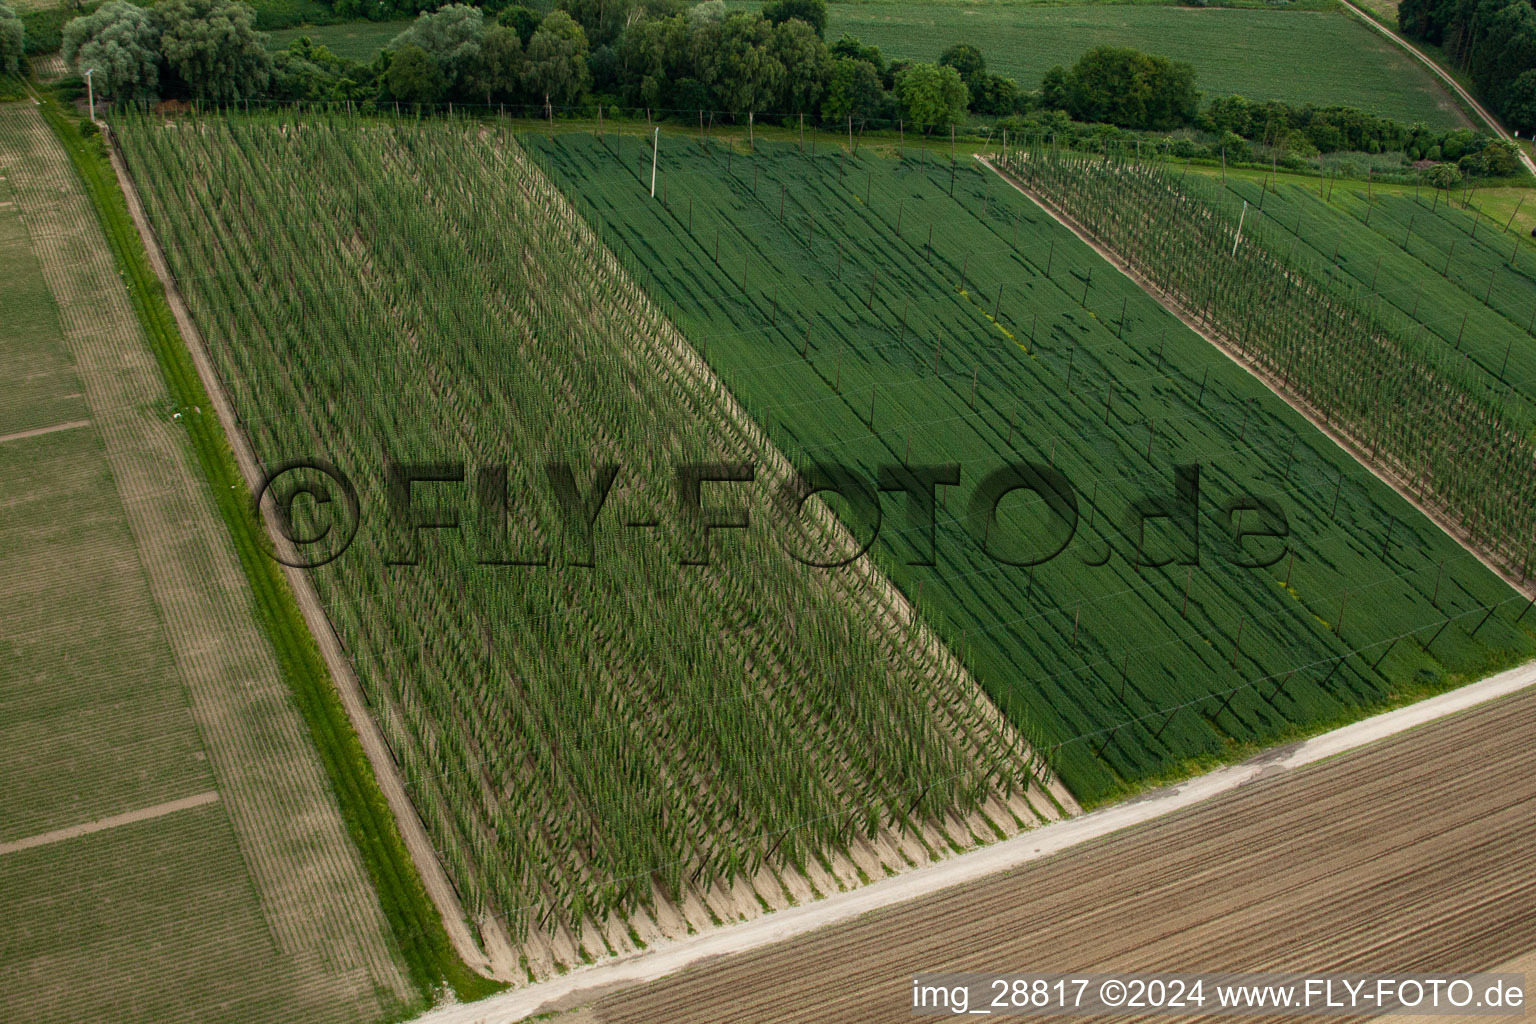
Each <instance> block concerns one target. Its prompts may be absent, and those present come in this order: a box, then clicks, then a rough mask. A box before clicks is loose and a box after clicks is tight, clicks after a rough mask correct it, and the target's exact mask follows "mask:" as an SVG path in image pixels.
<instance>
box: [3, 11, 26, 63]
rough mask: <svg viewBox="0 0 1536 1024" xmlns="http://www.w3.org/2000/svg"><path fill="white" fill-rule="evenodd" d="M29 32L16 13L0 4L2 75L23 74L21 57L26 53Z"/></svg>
mask: <svg viewBox="0 0 1536 1024" xmlns="http://www.w3.org/2000/svg"><path fill="white" fill-rule="evenodd" d="M26 45H27V32H26V29H25V28H24V27H23V26H22V24H21V19H20V18H18V17H16V12H15V11H13V10H11V9H10V7H8V6H6V5H5V4H0V75H15V74H20V73H21V55H22V54H23V53H24V52H26Z"/></svg>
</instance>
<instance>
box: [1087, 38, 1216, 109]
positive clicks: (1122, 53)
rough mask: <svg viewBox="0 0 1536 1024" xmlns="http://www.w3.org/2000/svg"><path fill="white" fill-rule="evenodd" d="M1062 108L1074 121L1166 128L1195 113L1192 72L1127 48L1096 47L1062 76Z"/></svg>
mask: <svg viewBox="0 0 1536 1024" xmlns="http://www.w3.org/2000/svg"><path fill="white" fill-rule="evenodd" d="M1066 85H1067V90H1066V92H1067V94H1066V100H1067V104H1066V109H1067V110H1068V112H1070V113H1071V114H1072V116H1073V117H1074V118H1076V119H1077V120H1079V121H1102V122H1104V123H1106V124H1114V125H1119V126H1120V127H1122V128H1154V129H1159V130H1167V129H1169V128H1177V127H1180V126H1182V125H1186V124H1190V123H1192V122H1193V121H1194V119H1195V116H1196V114H1197V113H1198V112H1199V94H1198V93H1196V92H1195V69H1194V67H1193V66H1191V65H1189V64H1184V63H1176V62H1174V61H1171V60H1169V59H1168V58H1166V57H1157V56H1153V55H1151V54H1146V53H1142V52H1140V51H1139V50H1133V49H1130V48H1129V47H1121V46H1096V47H1094V48H1093V49H1091V50H1089V51H1088V52H1087V53H1085V54H1083V56H1082V57H1081V58H1079V59H1078V62H1077V63H1076V64H1075V65H1073V67H1072V70H1071V71H1070V72H1069V73H1068V74H1067V83H1066Z"/></svg>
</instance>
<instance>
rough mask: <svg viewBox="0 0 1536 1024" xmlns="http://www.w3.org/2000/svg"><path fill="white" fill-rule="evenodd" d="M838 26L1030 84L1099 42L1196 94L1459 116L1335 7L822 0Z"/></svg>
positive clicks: (1410, 64)
mask: <svg viewBox="0 0 1536 1024" xmlns="http://www.w3.org/2000/svg"><path fill="white" fill-rule="evenodd" d="M828 14H829V18H828V24H827V38H828V39H836V38H838V37H839V36H841V35H842V34H843V33H845V32H846V33H850V34H852V35H854V36H857V37H858V38H859V39H861V40H863V41H864V42H866V43H874V44H875V45H877V46H879V47H880V48H881V50H882V51H883V52H884V53H885V55H886V56H887V57H888V58H891V57H901V58H906V59H909V60H936V59H938V56H939V53H940V52H941V51H942V50H943V49H944V48H945V47H946V46H949V45H950V44H951V43H961V42H964V43H972V44H974V45H976V46H978V47H980V48H981V52H982V54H983V55H984V56H985V57H986V58H987V67H988V69H989V70H991V71H993V72H996V73H998V74H1002V75H1008V76H1010V77H1012V78H1015V79H1017V80H1018V83H1019V85H1020V86H1021V87H1023V88H1025V89H1035V88H1038V87H1039V85H1040V78H1041V76H1042V75H1043V74H1044V73H1045V72H1046V70H1047V69H1049V68H1050V67H1051V66H1052V65H1054V64H1067V65H1070V64H1071V63H1072V62H1074V61H1076V60H1077V58H1078V57H1080V56H1082V54H1083V53H1084V52H1085V51H1087V50H1089V49H1091V48H1092V47H1094V46H1098V45H1100V44H1104V43H1110V44H1114V45H1117V46H1133V47H1136V48H1137V49H1140V50H1146V51H1148V52H1150V53H1160V54H1163V55H1164V56H1167V57H1172V58H1174V59H1176V60H1185V61H1189V62H1190V63H1192V64H1193V65H1194V66H1195V72H1196V75H1195V81H1196V85H1197V86H1198V87H1199V88H1200V89H1201V90H1202V91H1204V92H1205V93H1206V94H1207V95H1231V94H1237V95H1241V96H1246V97H1248V98H1249V99H1264V100H1268V99H1276V100H1287V101H1290V102H1292V103H1313V104H1317V105H1320V106H1326V105H1332V104H1341V105H1344V106H1351V107H1360V108H1362V109H1364V110H1370V111H1373V112H1375V113H1378V114H1381V115H1383V116H1386V117H1391V118H1396V119H1398V120H1401V121H1405V122H1409V123H1412V122H1415V121H1422V122H1424V123H1425V124H1428V125H1430V126H1432V127H1436V128H1461V127H1467V126H1468V122H1467V120H1466V118H1465V116H1464V115H1463V114H1462V113H1461V111H1460V109H1459V108H1458V107H1457V106H1456V104H1455V102H1454V100H1452V98H1451V96H1450V94H1449V93H1447V92H1446V91H1445V90H1444V89H1443V88H1442V87H1441V86H1440V85H1439V84H1438V83H1437V81H1436V79H1435V78H1434V76H1433V75H1432V74H1431V73H1430V72H1429V71H1428V70H1427V69H1426V68H1424V67H1423V66H1422V65H1420V64H1418V63H1417V62H1416V61H1414V60H1412V58H1410V57H1408V56H1407V55H1405V54H1404V53H1403V52H1402V50H1400V49H1398V48H1397V47H1396V46H1395V45H1393V43H1392V42H1391V41H1390V40H1388V39H1385V38H1383V37H1382V36H1381V35H1380V34H1379V33H1377V32H1375V31H1373V30H1372V29H1371V28H1370V27H1368V26H1366V25H1363V24H1361V23H1360V21H1359V20H1358V19H1356V18H1354V17H1353V16H1351V15H1349V14H1346V13H1343V12H1339V11H1328V12H1323V11H1289V10H1283V11H1276V10H1234V9H1228V8H1193V7H1174V6H1162V5H1151V4H1086V5H1065V6H1058V5H1035V4H1011V3H1002V4H996V3H985V4H954V3H939V4H930V3H849V4H836V3H835V4H829V5H828Z"/></svg>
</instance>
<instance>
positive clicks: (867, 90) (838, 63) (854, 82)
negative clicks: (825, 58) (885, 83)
mask: <svg viewBox="0 0 1536 1024" xmlns="http://www.w3.org/2000/svg"><path fill="white" fill-rule="evenodd" d="M884 106H885V89H884V88H883V87H882V86H881V84H880V74H879V72H877V71H876V70H875V66H874V65H873V64H871V63H870V62H869V61H867V60H854V59H853V58H851V57H838V58H837V59H835V60H834V61H833V62H832V80H831V82H830V83H829V84H828V86H827V98H826V99H824V100H822V101H821V116H822V117H823V118H824V119H826V120H828V121H831V122H832V123H834V124H842V123H843V122H844V121H845V120H846V119H847V118H849V117H853V118H855V119H858V118H869V117H874V116H877V115H878V114H879V113H880V111H881V109H882V108H883V107H884Z"/></svg>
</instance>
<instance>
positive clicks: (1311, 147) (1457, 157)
mask: <svg viewBox="0 0 1536 1024" xmlns="http://www.w3.org/2000/svg"><path fill="white" fill-rule="evenodd" d="M1198 124H1199V126H1200V127H1201V128H1202V129H1203V130H1205V131H1207V132H1210V133H1212V134H1215V135H1219V136H1221V138H1222V140H1223V142H1222V145H1223V146H1224V147H1225V150H1226V153H1227V155H1228V157H1229V158H1230V159H1235V160H1239V161H1246V160H1248V159H1250V158H1251V157H1252V146H1251V145H1250V144H1251V143H1256V144H1258V145H1261V146H1264V147H1267V148H1269V149H1271V150H1279V151H1282V152H1285V153H1287V154H1290V155H1293V156H1296V157H1301V158H1307V157H1314V156H1318V155H1320V154H1323V153H1339V152H1360V153H1397V152H1400V153H1402V154H1403V155H1404V156H1405V157H1406V158H1407V159H1408V160H1409V161H1413V162H1417V161H1420V160H1428V161H1431V162H1435V163H1440V162H1445V163H1452V164H1456V165H1457V167H1458V168H1459V170H1460V172H1461V173H1462V174H1466V175H1471V176H1489V177H1509V176H1511V175H1515V174H1518V173H1519V172H1520V159H1519V157H1518V156H1517V155H1516V152H1515V147H1514V146H1513V145H1512V144H1510V143H1508V142H1505V141H1503V140H1502V139H1492V138H1489V137H1488V136H1486V135H1480V134H1478V133H1476V132H1473V131H1470V130H1468V129H1465V128H1459V129H1456V130H1454V131H1447V132H1436V131H1431V130H1430V129H1429V128H1426V127H1425V126H1424V125H1422V124H1414V125H1406V124H1403V123H1402V122H1401V121H1393V120H1391V119H1390V118H1385V117H1377V116H1376V115H1375V114H1371V113H1368V112H1366V111H1363V110H1356V109H1354V108H1352V107H1310V106H1307V107H1296V106H1292V105H1291V104H1289V103H1280V102H1276V101H1269V102H1254V101H1251V100H1246V99H1243V98H1242V97H1241V96H1224V97H1221V98H1219V99H1215V100H1212V101H1211V103H1210V104H1209V105H1208V106H1207V107H1206V108H1205V110H1204V111H1202V112H1201V114H1200V117H1199V119H1198Z"/></svg>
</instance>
